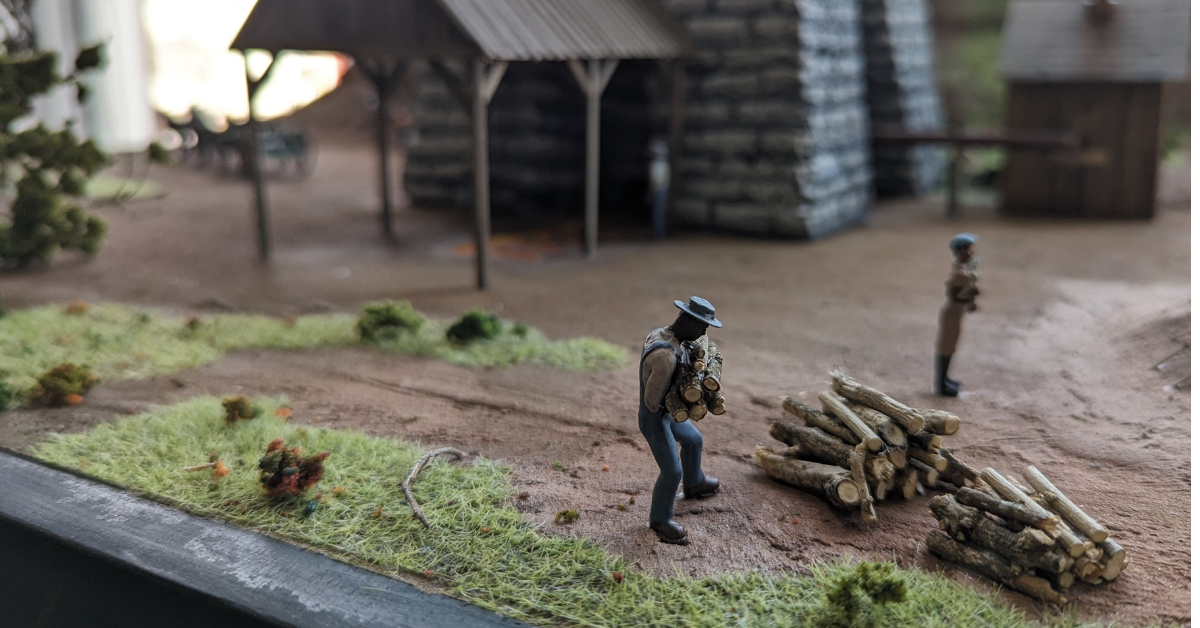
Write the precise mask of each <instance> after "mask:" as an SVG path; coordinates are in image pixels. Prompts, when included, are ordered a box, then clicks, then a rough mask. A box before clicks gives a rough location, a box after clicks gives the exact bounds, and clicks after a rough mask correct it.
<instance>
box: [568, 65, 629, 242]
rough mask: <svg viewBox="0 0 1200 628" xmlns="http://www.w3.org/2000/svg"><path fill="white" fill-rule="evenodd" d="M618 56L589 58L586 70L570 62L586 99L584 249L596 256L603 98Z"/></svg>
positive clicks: (598, 225)
mask: <svg viewBox="0 0 1200 628" xmlns="http://www.w3.org/2000/svg"><path fill="white" fill-rule="evenodd" d="M618 63H619V61H618V60H616V59H604V60H600V59H589V60H588V62H587V69H586V70H585V69H584V67H583V64H581V63H580V62H579V61H577V60H575V59H570V60H568V61H567V64H568V66H569V67H570V68H571V73H572V74H574V75H575V80H576V81H578V82H579V87H580V89H582V90H583V95H584V96H585V97H586V98H587V171H586V175H585V176H586V190H585V198H584V218H583V252H584V255H586V256H587V257H589V258H592V257H595V256H596V248H597V244H598V242H599V237H600V97H601V96H602V95H603V94H604V88H605V87H607V86H608V81H609V79H611V78H612V75H613V72H616V70H617V64H618Z"/></svg>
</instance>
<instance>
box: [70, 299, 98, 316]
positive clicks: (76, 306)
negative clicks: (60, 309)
mask: <svg viewBox="0 0 1200 628" xmlns="http://www.w3.org/2000/svg"><path fill="white" fill-rule="evenodd" d="M91 307H92V306H91V305H88V302H87V301H83V300H79V301H73V302H72V303H70V304H69V305H67V314H72V315H75V316H81V315H83V314H87V313H88V310H89V309H91Z"/></svg>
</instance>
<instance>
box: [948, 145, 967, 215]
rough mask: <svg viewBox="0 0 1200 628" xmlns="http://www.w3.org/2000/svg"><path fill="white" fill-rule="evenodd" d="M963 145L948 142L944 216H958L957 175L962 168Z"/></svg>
mask: <svg viewBox="0 0 1200 628" xmlns="http://www.w3.org/2000/svg"><path fill="white" fill-rule="evenodd" d="M962 157H963V146H962V144H961V143H958V142H951V143H950V158H949V159H947V160H946V217H947V218H955V217H957V216H958V175H959V170H961V169H962Z"/></svg>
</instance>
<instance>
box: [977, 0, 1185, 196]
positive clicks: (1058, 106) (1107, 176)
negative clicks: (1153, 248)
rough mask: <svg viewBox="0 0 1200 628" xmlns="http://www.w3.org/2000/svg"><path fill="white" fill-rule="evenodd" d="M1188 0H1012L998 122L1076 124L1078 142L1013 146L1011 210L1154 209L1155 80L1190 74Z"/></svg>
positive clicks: (1006, 180)
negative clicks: (1074, 145) (1051, 148)
mask: <svg viewBox="0 0 1200 628" xmlns="http://www.w3.org/2000/svg"><path fill="white" fill-rule="evenodd" d="M1189 17H1190V16H1189V7H1188V1H1187V0H1126V1H1125V2H1122V3H1121V4H1114V3H1110V2H1109V1H1108V0H1089V1H1087V2H1080V1H1079V0H1014V1H1013V2H1011V3H1010V4H1009V5H1008V14H1007V16H1006V19H1005V25H1004V35H1003V46H1002V50H1001V55H1000V72H1001V74H1002V75H1003V76H1004V77H1005V79H1006V80H1007V81H1008V88H1009V89H1008V94H1009V95H1008V105H1007V113H1006V120H1005V126H1006V127H1008V128H1009V129H1013V130H1022V129H1029V130H1048V129H1056V130H1063V131H1068V132H1071V133H1073V134H1075V135H1076V136H1077V137H1078V139H1079V141H1080V146H1081V148H1080V149H1079V150H1072V151H1058V152H1034V151H1020V152H1013V153H1012V154H1010V156H1009V161H1008V165H1007V167H1006V169H1005V172H1004V174H1003V176H1002V180H1001V193H1002V195H1003V200H1002V203H1001V211H1002V212H1004V213H1006V214H1009V215H1021V216H1049V217H1063V218H1066V217H1085V218H1122V219H1136V218H1141V219H1147V218H1150V217H1152V216H1153V215H1154V205H1155V193H1156V187H1157V185H1156V184H1157V180H1158V162H1159V146H1160V141H1161V138H1160V135H1161V117H1162V115H1161V114H1162V94H1163V84H1164V83H1168V82H1174V81H1186V80H1187V79H1188V52H1189V39H1188V38H1189V35H1188V24H1189V21H1190V20H1189Z"/></svg>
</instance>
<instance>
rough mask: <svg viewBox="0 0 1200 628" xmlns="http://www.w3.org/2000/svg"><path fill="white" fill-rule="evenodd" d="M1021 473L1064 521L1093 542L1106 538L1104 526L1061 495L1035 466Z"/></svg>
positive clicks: (1101, 541)
mask: <svg viewBox="0 0 1200 628" xmlns="http://www.w3.org/2000/svg"><path fill="white" fill-rule="evenodd" d="M1021 475H1023V476H1024V477H1025V481H1026V482H1029V485H1030V486H1031V487H1033V490H1035V491H1037V492H1039V493H1041V494H1042V500H1044V501H1045V502H1046V504H1047V505H1049V506H1050V509H1051V510H1053V511H1054V512H1055V513H1057V514H1058V515H1059V516H1060V517H1062V518H1063V520H1064V521H1066V522H1067V523H1069V524H1071V525H1072V526H1075V529H1076V530H1079V531H1080V532H1082V533H1084V534H1085V535H1086V536H1087V537H1088V538H1089V539H1091V540H1092V542H1093V543H1103V542H1104V539H1107V538H1108V530H1105V529H1104V526H1102V525H1100V524H1099V523H1097V522H1096V520H1095V519H1093V518H1091V517H1090V516H1088V514H1087V513H1086V512H1083V509H1081V508H1080V507H1079V506H1076V505H1075V503H1074V502H1072V501H1071V500H1070V499H1068V498H1067V496H1066V495H1063V492H1062V491H1060V490H1059V489H1058V487H1057V486H1055V485H1054V484H1052V483H1051V482H1050V480H1048V479H1046V476H1045V475H1042V472H1041V471H1038V469H1037V467H1035V466H1033V465H1030V466H1028V467H1026V468H1025V471H1024V473H1022V474H1021Z"/></svg>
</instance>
